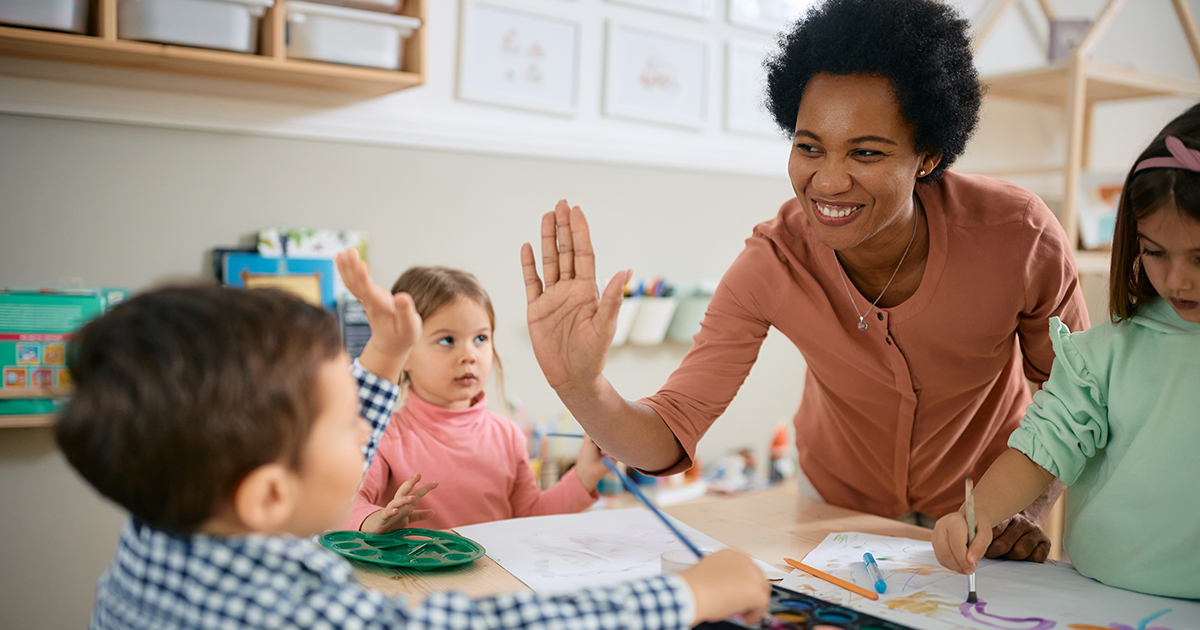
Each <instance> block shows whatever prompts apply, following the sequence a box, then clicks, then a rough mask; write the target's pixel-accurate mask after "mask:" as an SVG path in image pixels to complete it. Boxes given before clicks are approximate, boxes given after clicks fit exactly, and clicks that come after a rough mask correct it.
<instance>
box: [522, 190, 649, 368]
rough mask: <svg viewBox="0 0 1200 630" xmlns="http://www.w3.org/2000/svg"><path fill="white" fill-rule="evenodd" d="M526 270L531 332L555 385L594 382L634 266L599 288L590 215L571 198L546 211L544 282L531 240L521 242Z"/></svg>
mask: <svg viewBox="0 0 1200 630" xmlns="http://www.w3.org/2000/svg"><path fill="white" fill-rule="evenodd" d="M521 270H522V273H523V274H524V276H525V298H526V300H527V301H528V308H527V318H528V320H529V337H530V340H531V341H532V343H533V352H534V355H535V356H537V360H538V365H540V366H541V368H542V372H544V373H545V375H546V380H547V381H548V382H549V383H550V386H551V387H553V388H555V389H556V390H557V389H560V388H562V387H568V388H569V387H572V386H576V385H585V384H588V383H590V382H592V381H593V380H595V379H596V377H598V376H599V375H600V373H601V371H603V369H604V360H605V357H606V356H607V354H608V346H609V344H611V343H612V338H613V333H614V332H615V331H616V326H617V312H618V311H619V310H620V307H621V292H622V290H623V288H624V286H625V283H626V282H628V281H629V275H630V272H629V271H623V272H620V273H618V274H617V275H615V276H613V278H612V280H609V282H608V286H606V287H605V288H604V294H603V295H601V294H600V292H599V291H598V290H597V287H596V258H595V253H594V252H593V251H592V238H591V234H590V233H589V232H588V224H587V219H586V218H584V216H583V211H582V210H580V209H579V206H575V207H574V208H572V207H570V206H568V205H567V202H566V200H562V201H559V202H558V205H557V206H556V207H555V208H554V212H547V213H546V214H545V215H543V216H542V273H543V275H544V276H545V284H544V285H543V282H542V278H539V277H538V272H537V263H536V261H535V260H534V257H533V247H532V246H530V245H529V243H525V244H524V245H522V246H521Z"/></svg>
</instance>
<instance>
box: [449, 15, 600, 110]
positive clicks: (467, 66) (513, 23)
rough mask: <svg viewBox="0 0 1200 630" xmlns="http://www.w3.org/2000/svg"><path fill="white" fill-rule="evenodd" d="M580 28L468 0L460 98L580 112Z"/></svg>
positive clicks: (539, 108) (551, 19)
mask: <svg viewBox="0 0 1200 630" xmlns="http://www.w3.org/2000/svg"><path fill="white" fill-rule="evenodd" d="M579 29H580V27H579V25H578V24H576V23H574V22H568V21H565V20H559V19H556V18H547V17H542V16H538V15H533V14H528V13H523V12H520V11H514V10H511V9H507V8H501V7H493V6H490V5H487V4H483V3H474V2H473V3H470V4H468V5H467V8H466V12H465V13H464V18H463V32H462V37H461V51H460V54H459V79H458V96H459V98H462V99H464V100H470V101H478V102H482V103H489V104H495V105H508V106H513V107H522V108H526V109H535V110H539V111H547V112H555V113H563V114H569V113H572V112H574V110H575V89H576V82H577V78H576V75H577V72H578V43H579Z"/></svg>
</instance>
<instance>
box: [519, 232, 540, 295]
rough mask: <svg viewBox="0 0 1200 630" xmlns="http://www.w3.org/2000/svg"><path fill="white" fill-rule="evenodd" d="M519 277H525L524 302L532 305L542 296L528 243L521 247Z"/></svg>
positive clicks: (531, 247)
mask: <svg viewBox="0 0 1200 630" xmlns="http://www.w3.org/2000/svg"><path fill="white" fill-rule="evenodd" d="M521 275H522V276H524V277H525V302H526V303H527V304H528V303H532V302H533V301H534V300H536V299H538V298H539V297H541V295H542V279H541V278H539V277H538V272H537V261H535V260H534V259H533V246H532V245H530V244H529V243H525V244H524V245H522V246H521Z"/></svg>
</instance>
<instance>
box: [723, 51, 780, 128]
mask: <svg viewBox="0 0 1200 630" xmlns="http://www.w3.org/2000/svg"><path fill="white" fill-rule="evenodd" d="M768 50H769V47H768V46H767V45H765V44H756V43H754V42H746V41H737V40H733V41H730V42H729V44H728V45H727V47H726V63H725V75H726V78H725V129H727V130H729V131H735V132H740V133H750V134H754V135H759V136H773V137H780V131H779V128H778V127H776V126H775V122H774V121H773V120H771V116H770V114H768V113H767V110H766V107H765V105H764V101H765V100H766V97H767V90H766V83H767V74H766V70H765V69H764V68H763V65H762V64H763V59H764V58H766V55H767V51H768Z"/></svg>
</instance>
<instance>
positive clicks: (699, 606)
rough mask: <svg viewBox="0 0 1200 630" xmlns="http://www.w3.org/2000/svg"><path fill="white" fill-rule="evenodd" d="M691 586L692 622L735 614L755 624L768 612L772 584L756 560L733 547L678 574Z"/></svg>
mask: <svg viewBox="0 0 1200 630" xmlns="http://www.w3.org/2000/svg"><path fill="white" fill-rule="evenodd" d="M679 577H681V578H683V579H684V580H685V581H686V582H687V583H688V586H690V587H691V589H692V596H693V598H694V599H695V600H696V618H695V619H694V620H693V621H692V625H696V624H698V623H701V622H705V621H721V620H723V619H728V618H729V617H733V616H734V615H738V616H740V617H741V618H742V619H743V620H745V621H746V623H749V624H756V623H758V622H759V620H761V619H762V618H763V616H764V615H766V614H767V606H768V605H769V604H770V599H771V583H770V582H768V581H767V578H766V577H764V576H763V573H762V571H761V570H759V568H758V566H757V565H755V564H754V561H753V560H751V559H750V558H748V557H746V556H745V555H743V554H741V553H738V552H736V551H734V550H732V549H722V550H721V551H717V552H715V553H712V554H709V555H707V556H705V557H703V558H701V559H700V562H698V563H696V566H693V567H691V568H689V569H687V570H685V571H683V572H681V573H680V574H679Z"/></svg>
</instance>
